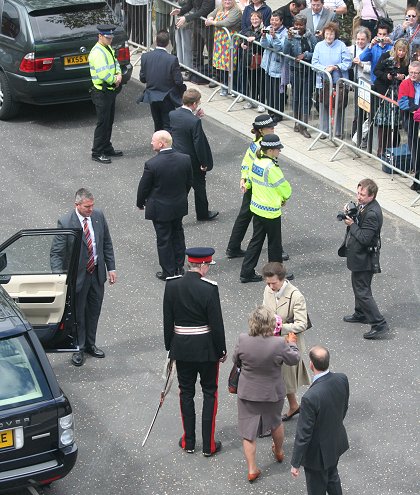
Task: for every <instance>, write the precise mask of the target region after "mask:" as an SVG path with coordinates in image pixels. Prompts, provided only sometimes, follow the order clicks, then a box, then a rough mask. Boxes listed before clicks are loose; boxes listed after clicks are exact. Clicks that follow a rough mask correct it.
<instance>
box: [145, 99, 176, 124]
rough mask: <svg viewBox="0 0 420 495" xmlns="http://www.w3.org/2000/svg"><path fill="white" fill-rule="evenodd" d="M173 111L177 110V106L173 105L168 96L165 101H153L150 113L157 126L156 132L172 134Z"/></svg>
mask: <svg viewBox="0 0 420 495" xmlns="http://www.w3.org/2000/svg"><path fill="white" fill-rule="evenodd" d="M172 110H175V105H174V104H173V103H172V101H171V99H170V97H169V96H166V97H165V98H164V100H163V101H153V102H152V103H151V104H150V112H151V114H152V119H153V122H154V124H155V132H157V131H168V132H171V123H170V120H169V112H172Z"/></svg>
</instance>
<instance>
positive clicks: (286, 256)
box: [281, 251, 289, 261]
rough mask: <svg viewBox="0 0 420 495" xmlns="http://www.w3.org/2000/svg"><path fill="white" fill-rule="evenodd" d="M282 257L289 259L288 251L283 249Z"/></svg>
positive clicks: (284, 259) (285, 259)
mask: <svg viewBox="0 0 420 495" xmlns="http://www.w3.org/2000/svg"><path fill="white" fill-rule="evenodd" d="M281 259H282V260H283V261H288V259H289V255H288V254H287V253H286V251H283V252H282V253H281Z"/></svg>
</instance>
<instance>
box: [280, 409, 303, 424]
mask: <svg viewBox="0 0 420 495" xmlns="http://www.w3.org/2000/svg"><path fill="white" fill-rule="evenodd" d="M299 413H300V407H298V408H297V409H296V411H294V412H292V414H290V416H289V415H288V414H283V416H282V417H281V420H282V421H290V420H291V419H292V418H293V416H296V414H299Z"/></svg>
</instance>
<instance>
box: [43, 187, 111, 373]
mask: <svg viewBox="0 0 420 495" xmlns="http://www.w3.org/2000/svg"><path fill="white" fill-rule="evenodd" d="M74 203H75V209H74V210H72V211H70V212H69V213H67V214H66V215H64V217H62V218H60V219H59V220H58V224H57V227H58V228H79V229H80V228H82V229H83V235H82V243H81V248H80V256H79V267H78V271H77V280H76V317H77V324H78V340H79V342H78V343H79V349H80V350H79V352H75V353H74V354H73V356H72V363H73V364H74V365H75V366H82V364H83V363H84V353H85V352H87V353H88V354H90V355H91V356H94V357H97V358H104V357H105V353H104V352H103V351H102V350H101V349H99V348H98V347H96V330H97V326H98V320H99V315H100V313H101V307H102V300H103V297H104V284H105V282H106V279H107V271H108V280H109V283H110V284H111V285H112V284H114V283H115V282H116V280H117V274H116V272H115V258H114V248H113V246H112V240H111V235H110V233H109V229H108V224H107V222H106V220H105V217H104V214H103V213H102V211H100V210H94V209H93V207H94V203H95V200H94V197H93V194H92V193H91V192H90V191H88V190H87V189H84V188H81V189H79V190H78V191H77V192H76V196H75V200H74ZM68 253H69V250H68V247H67V241H66V238H65V237H64V236H56V238H55V239H54V242H53V245H52V247H51V267H52V269H53V271H54V269H58V270H60V269H61V268H62V267H63V265H66V258H67V256H68Z"/></svg>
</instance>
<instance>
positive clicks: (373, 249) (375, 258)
mask: <svg viewBox="0 0 420 495" xmlns="http://www.w3.org/2000/svg"><path fill="white" fill-rule="evenodd" d="M380 251H381V239H378V240H377V243H376V246H369V247H368V248H367V252H368V253H369V254H370V261H371V263H372V272H373V273H381V265H380V264H379V253H380Z"/></svg>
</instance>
